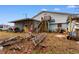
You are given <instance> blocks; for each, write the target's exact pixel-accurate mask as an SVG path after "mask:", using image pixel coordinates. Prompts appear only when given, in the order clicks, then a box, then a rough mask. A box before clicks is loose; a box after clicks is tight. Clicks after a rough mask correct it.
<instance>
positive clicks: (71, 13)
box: [32, 11, 79, 18]
mask: <svg viewBox="0 0 79 59" xmlns="http://www.w3.org/2000/svg"><path fill="white" fill-rule="evenodd" d="M42 13H52V14H53V13H54V14H63V15H79V14H72V13H64V12H50V11H41V12H39V13H38V14H37V15H35V16H33V17H32V18H35V17H37V16H38V15H40V14H42Z"/></svg>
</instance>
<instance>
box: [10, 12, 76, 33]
mask: <svg viewBox="0 0 79 59" xmlns="http://www.w3.org/2000/svg"><path fill="white" fill-rule="evenodd" d="M76 15H77V14H69V13H62V12H48V11H42V12H40V13H38V14H37V15H35V16H33V17H32V18H26V19H21V20H16V21H12V22H11V23H15V27H19V28H20V30H22V29H23V28H24V26H25V25H27V27H30V26H31V25H33V28H34V29H35V28H37V27H38V25H39V23H40V21H41V20H42V18H43V19H44V20H48V30H49V31H52V32H53V31H55V30H56V29H58V28H61V29H67V28H68V24H67V20H68V17H69V16H76Z"/></svg>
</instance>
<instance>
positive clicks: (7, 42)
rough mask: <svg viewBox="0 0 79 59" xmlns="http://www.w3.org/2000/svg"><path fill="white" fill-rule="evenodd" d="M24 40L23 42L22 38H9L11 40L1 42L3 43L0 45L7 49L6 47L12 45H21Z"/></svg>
mask: <svg viewBox="0 0 79 59" xmlns="http://www.w3.org/2000/svg"><path fill="white" fill-rule="evenodd" d="M22 40H23V38H22V37H20V36H15V37H11V38H9V39H7V40H4V41H1V42H0V45H1V46H3V47H5V46H10V45H12V44H15V43H19V42H21V41H22Z"/></svg>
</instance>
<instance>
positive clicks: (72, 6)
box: [67, 5, 77, 8]
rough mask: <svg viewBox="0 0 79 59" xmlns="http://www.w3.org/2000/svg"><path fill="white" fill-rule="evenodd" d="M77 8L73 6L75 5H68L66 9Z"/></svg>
mask: <svg viewBox="0 0 79 59" xmlns="http://www.w3.org/2000/svg"><path fill="white" fill-rule="evenodd" d="M76 7H77V6H75V5H69V6H67V8H76Z"/></svg>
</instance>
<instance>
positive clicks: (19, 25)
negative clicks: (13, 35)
mask: <svg viewBox="0 0 79 59" xmlns="http://www.w3.org/2000/svg"><path fill="white" fill-rule="evenodd" d="M15 27H18V28H19V29H20V30H22V29H23V27H24V23H22V22H20V23H15Z"/></svg>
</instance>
